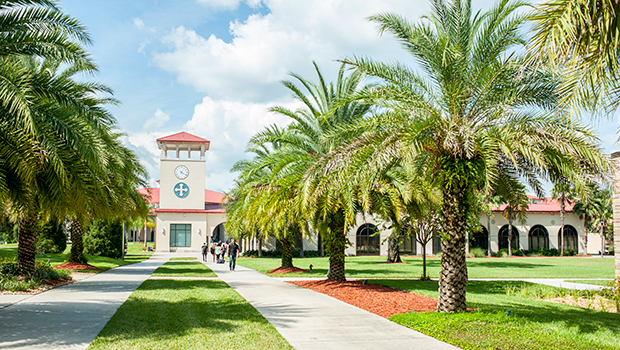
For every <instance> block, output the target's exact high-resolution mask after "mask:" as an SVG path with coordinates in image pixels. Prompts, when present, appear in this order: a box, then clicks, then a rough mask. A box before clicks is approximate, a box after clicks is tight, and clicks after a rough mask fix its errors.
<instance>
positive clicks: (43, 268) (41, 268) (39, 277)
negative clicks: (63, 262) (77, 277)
mask: <svg viewBox="0 0 620 350" xmlns="http://www.w3.org/2000/svg"><path fill="white" fill-rule="evenodd" d="M70 278H71V274H70V273H69V271H66V270H56V269H54V268H53V267H51V266H50V265H49V264H47V263H45V262H43V261H37V262H36V263H35V270H34V273H33V274H32V275H29V276H26V278H25V279H23V278H20V274H19V269H18V267H17V260H16V259H4V260H0V290H8V291H13V292H23V291H27V290H29V289H34V288H37V287H39V286H40V285H42V284H44V283H45V282H44V281H45V280H54V281H57V280H63V279H70Z"/></svg>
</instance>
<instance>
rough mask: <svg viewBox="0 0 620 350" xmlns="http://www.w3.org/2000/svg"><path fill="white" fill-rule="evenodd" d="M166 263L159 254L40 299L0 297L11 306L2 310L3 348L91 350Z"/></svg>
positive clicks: (0, 335) (0, 340) (0, 332)
mask: <svg viewBox="0 0 620 350" xmlns="http://www.w3.org/2000/svg"><path fill="white" fill-rule="evenodd" d="M166 259H167V257H166V258H162V257H161V256H157V255H153V256H152V257H151V258H150V259H148V260H146V261H144V262H141V263H138V264H132V265H127V266H121V267H118V268H115V269H112V270H109V271H106V272H102V273H99V274H97V275H94V276H90V277H88V278H85V279H83V280H81V281H77V282H74V283H71V284H68V285H66V286H62V287H58V288H54V289H52V290H49V291H47V292H44V293H40V294H36V295H0V307H2V305H4V306H5V307H4V308H2V309H0V349H58V348H61V349H86V348H87V347H88V345H89V344H90V343H91V342H92V341H93V340H94V339H95V338H96V337H97V334H99V332H100V331H101V329H103V326H105V324H106V323H107V322H108V321H109V320H110V318H111V317H112V316H113V315H114V313H115V312H116V310H117V309H118V308H119V306H121V304H123V303H124V302H125V300H127V298H128V297H129V295H131V293H133V291H134V290H135V289H136V288H138V286H140V284H142V282H143V281H144V280H146V279H147V278H149V277H150V276H151V274H152V273H153V271H154V270H155V269H156V268H157V267H158V266H159V265H161V264H162V263H164V262H165V261H166ZM20 300H21V301H20ZM12 302H15V303H12ZM10 304H12V305H10ZM7 305H8V306H7Z"/></svg>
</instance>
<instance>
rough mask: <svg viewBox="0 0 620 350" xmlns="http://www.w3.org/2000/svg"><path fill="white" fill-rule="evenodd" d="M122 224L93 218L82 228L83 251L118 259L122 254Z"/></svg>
mask: <svg viewBox="0 0 620 350" xmlns="http://www.w3.org/2000/svg"><path fill="white" fill-rule="evenodd" d="M122 243H123V224H122V223H121V222H120V221H110V220H95V221H93V222H91V223H90V224H89V225H88V226H87V227H86V230H84V253H85V254H91V255H100V256H107V257H109V258H115V259H118V258H120V257H121V255H122V251H121V249H122V245H123V244H122Z"/></svg>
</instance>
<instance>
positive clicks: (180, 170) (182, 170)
mask: <svg viewBox="0 0 620 350" xmlns="http://www.w3.org/2000/svg"><path fill="white" fill-rule="evenodd" d="M174 175H175V176H176V177H177V178H179V179H181V180H183V179H185V178H186V177H187V176H189V169H187V167H186V166H185V165H179V166H178V167H176V169H174Z"/></svg>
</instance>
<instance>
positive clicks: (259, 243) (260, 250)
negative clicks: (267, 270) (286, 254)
mask: <svg viewBox="0 0 620 350" xmlns="http://www.w3.org/2000/svg"><path fill="white" fill-rule="evenodd" d="M258 257H259V258H262V257H263V239H262V238H261V237H259V238H258Z"/></svg>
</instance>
